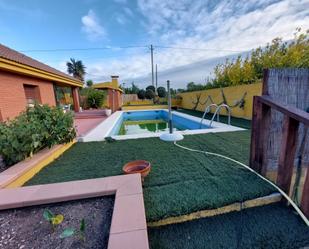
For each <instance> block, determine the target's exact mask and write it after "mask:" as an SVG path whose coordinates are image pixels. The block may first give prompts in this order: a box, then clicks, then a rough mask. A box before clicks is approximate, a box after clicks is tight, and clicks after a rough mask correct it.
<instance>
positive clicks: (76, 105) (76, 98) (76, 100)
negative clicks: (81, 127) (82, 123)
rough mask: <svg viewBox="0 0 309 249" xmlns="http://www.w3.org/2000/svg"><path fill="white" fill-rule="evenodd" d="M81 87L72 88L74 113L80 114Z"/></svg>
mask: <svg viewBox="0 0 309 249" xmlns="http://www.w3.org/2000/svg"><path fill="white" fill-rule="evenodd" d="M78 90H79V87H72V95H73V103H74V111H75V112H79V109H80V105H79V93H78Z"/></svg>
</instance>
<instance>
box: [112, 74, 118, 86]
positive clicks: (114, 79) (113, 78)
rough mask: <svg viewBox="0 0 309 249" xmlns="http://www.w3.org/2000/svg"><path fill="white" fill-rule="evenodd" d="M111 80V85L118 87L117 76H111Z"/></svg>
mask: <svg viewBox="0 0 309 249" xmlns="http://www.w3.org/2000/svg"><path fill="white" fill-rule="evenodd" d="M111 78H112V85H113V86H114V87H116V88H117V87H119V84H118V78H119V76H117V75H112V76H111Z"/></svg>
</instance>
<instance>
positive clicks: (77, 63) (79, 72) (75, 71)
mask: <svg viewBox="0 0 309 249" xmlns="http://www.w3.org/2000/svg"><path fill="white" fill-rule="evenodd" d="M85 69H86V67H85V66H84V65H83V62H82V61H81V60H75V59H73V58H70V61H68V62H67V71H68V73H69V74H72V75H73V77H74V78H77V79H79V80H81V81H84V76H85V74H86V70H85Z"/></svg>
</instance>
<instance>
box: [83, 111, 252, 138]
mask: <svg viewBox="0 0 309 249" xmlns="http://www.w3.org/2000/svg"><path fill="white" fill-rule="evenodd" d="M161 110H163V111H166V112H167V109H153V110H125V111H116V112H114V113H113V114H112V115H111V116H109V117H108V118H107V119H105V120H104V121H103V122H102V123H100V124H99V125H98V126H97V127H95V128H94V129H93V130H91V131H90V132H89V133H88V134H86V135H85V136H84V137H81V138H80V139H79V141H81V142H94V141H103V140H105V138H106V137H108V136H109V133H110V132H111V130H112V129H113V127H114V126H115V125H116V124H117V121H118V120H119V119H120V117H121V115H122V113H123V112H139V111H161ZM173 113H174V114H177V115H178V116H181V117H184V118H186V119H189V120H192V121H195V122H200V121H201V118H198V117H194V116H192V115H189V114H185V113H181V112H177V111H173ZM209 122H210V121H209V120H207V119H205V120H203V124H205V125H209ZM212 127H213V128H208V129H199V130H184V131H177V132H179V133H181V134H182V135H194V134H206V133H217V132H230V131H243V130H246V129H243V128H240V127H236V126H232V125H227V124H223V123H220V122H216V121H213V122H212ZM163 133H164V132H158V133H144V134H134V135H119V136H118V135H117V136H111V137H112V138H113V139H116V140H126V139H138V138H148V137H159V136H160V135H161V134H163Z"/></svg>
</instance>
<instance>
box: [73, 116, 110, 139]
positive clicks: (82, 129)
mask: <svg viewBox="0 0 309 249" xmlns="http://www.w3.org/2000/svg"><path fill="white" fill-rule="evenodd" d="M106 118H107V117H106V116H105V117H100V118H75V119H74V126H75V127H76V130H77V137H82V136H85V135H86V134H87V133H88V132H89V131H91V130H92V129H93V128H95V127H96V126H97V125H98V124H99V123H101V122H102V121H103V120H105V119H106Z"/></svg>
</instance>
